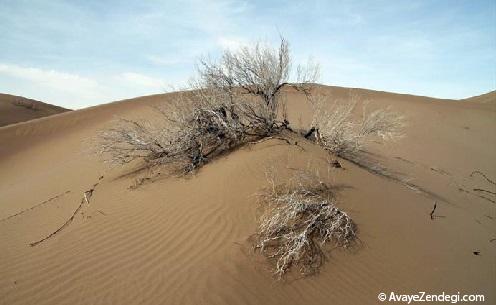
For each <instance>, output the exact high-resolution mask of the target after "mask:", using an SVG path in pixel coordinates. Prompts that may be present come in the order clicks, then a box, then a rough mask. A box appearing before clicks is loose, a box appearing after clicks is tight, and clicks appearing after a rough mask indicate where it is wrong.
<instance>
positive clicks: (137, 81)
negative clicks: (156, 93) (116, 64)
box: [121, 72, 167, 90]
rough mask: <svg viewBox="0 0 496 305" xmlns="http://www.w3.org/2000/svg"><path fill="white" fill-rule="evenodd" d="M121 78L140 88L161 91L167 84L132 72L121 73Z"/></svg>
mask: <svg viewBox="0 0 496 305" xmlns="http://www.w3.org/2000/svg"><path fill="white" fill-rule="evenodd" d="M121 77H122V79H123V80H125V81H127V82H129V83H131V84H133V85H135V86H137V87H142V88H150V89H156V90H163V89H164V88H165V85H166V84H167V82H166V81H164V80H162V79H158V78H154V77H150V76H147V75H143V74H139V73H134V72H126V73H122V74H121Z"/></svg>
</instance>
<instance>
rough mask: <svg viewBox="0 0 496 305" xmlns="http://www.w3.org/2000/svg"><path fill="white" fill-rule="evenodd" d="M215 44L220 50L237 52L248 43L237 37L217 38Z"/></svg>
mask: <svg viewBox="0 0 496 305" xmlns="http://www.w3.org/2000/svg"><path fill="white" fill-rule="evenodd" d="M217 44H218V45H219V46H220V47H221V48H222V49H228V50H237V49H239V48H241V47H245V46H247V45H248V42H247V41H246V40H244V39H242V38H238V37H219V38H217Z"/></svg>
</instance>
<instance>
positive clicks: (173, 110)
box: [101, 39, 318, 173]
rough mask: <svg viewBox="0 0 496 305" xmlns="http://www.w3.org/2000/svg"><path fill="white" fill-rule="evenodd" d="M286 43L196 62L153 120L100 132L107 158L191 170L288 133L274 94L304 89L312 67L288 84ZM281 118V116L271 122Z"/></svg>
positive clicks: (278, 97)
mask: <svg viewBox="0 0 496 305" xmlns="http://www.w3.org/2000/svg"><path fill="white" fill-rule="evenodd" d="M289 73H290V57H289V47H288V43H287V42H286V41H285V40H284V39H282V40H281V44H280V46H279V48H278V49H272V48H270V47H268V46H266V45H262V44H257V45H255V46H254V47H252V48H248V47H245V48H242V49H240V50H239V51H236V52H232V51H226V52H225V53H224V54H223V56H222V58H221V59H220V60H219V61H218V62H212V61H209V60H201V61H200V65H199V67H198V78H197V79H196V80H194V81H193V82H192V89H194V90H192V91H190V92H184V93H182V94H179V97H178V98H177V99H176V100H175V101H173V102H172V103H169V104H167V105H164V106H163V108H157V110H158V113H160V115H161V117H162V119H161V120H159V122H156V123H154V124H150V123H149V122H140V121H131V120H121V121H120V122H119V124H117V125H116V127H114V128H112V129H109V130H106V131H104V132H103V133H102V134H101V140H102V141H101V143H102V145H101V153H103V154H104V155H105V156H106V158H107V161H109V162H111V163H116V164H125V163H130V162H133V161H134V160H137V159H139V160H144V161H145V163H147V164H148V165H151V166H154V165H164V164H174V165H177V166H178V167H179V169H180V170H181V171H182V172H186V173H187V172H191V171H193V170H194V169H197V168H199V167H201V166H202V165H204V164H205V163H207V162H208V161H209V160H211V159H212V158H214V157H216V156H218V155H220V154H222V153H224V152H226V151H229V150H230V149H232V148H235V147H237V146H239V145H242V144H244V143H247V142H249V141H253V140H258V139H262V138H265V137H270V136H272V135H274V134H277V133H279V132H280V131H282V130H284V129H289V122H288V121H287V120H286V119H285V115H284V113H283V112H284V111H283V109H284V108H283V107H281V101H282V99H283V97H282V96H281V89H282V88H283V87H284V86H286V85H288V86H294V87H296V88H298V89H301V90H305V89H306V88H307V85H308V84H310V83H311V82H314V81H315V79H313V78H311V77H316V76H317V75H318V67H317V66H316V65H309V67H307V68H306V69H305V68H302V67H299V68H298V71H297V78H298V79H299V84H298V85H291V84H289V83H288V82H287V81H288V78H289ZM278 117H280V118H278Z"/></svg>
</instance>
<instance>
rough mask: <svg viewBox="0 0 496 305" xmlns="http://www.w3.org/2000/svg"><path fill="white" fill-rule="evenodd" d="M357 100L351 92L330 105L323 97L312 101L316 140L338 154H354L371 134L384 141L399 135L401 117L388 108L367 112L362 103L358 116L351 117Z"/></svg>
mask: <svg viewBox="0 0 496 305" xmlns="http://www.w3.org/2000/svg"><path fill="white" fill-rule="evenodd" d="M357 99H358V98H357V96H354V95H351V96H350V99H349V100H348V101H346V102H341V103H338V102H334V103H333V104H332V105H331V106H329V105H326V104H325V103H324V100H319V101H317V102H315V103H314V104H313V105H314V108H315V111H314V117H313V121H312V126H314V128H315V138H316V141H317V143H319V144H320V145H322V146H323V147H324V148H325V149H326V150H328V151H330V152H331V153H334V154H336V155H339V156H341V157H346V156H349V155H353V154H356V153H358V152H359V151H361V150H362V149H363V147H364V146H365V145H366V144H367V143H368V141H369V140H371V139H374V137H375V138H377V137H378V138H379V139H381V140H383V141H387V140H392V139H397V138H400V137H402V136H403V134H402V129H403V127H404V125H405V124H404V117H403V116H402V115H400V114H399V113H397V112H394V111H392V110H391V109H390V108H385V109H377V110H374V111H372V112H367V109H366V107H365V106H364V108H363V114H362V116H361V119H358V120H357V119H354V117H353V111H354V110H355V108H356V105H357V102H358V100H357Z"/></svg>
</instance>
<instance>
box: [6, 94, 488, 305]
mask: <svg viewBox="0 0 496 305" xmlns="http://www.w3.org/2000/svg"><path fill="white" fill-rule="evenodd" d="M320 90H322V91H324V92H326V93H328V94H330V95H331V96H332V97H334V98H336V99H339V98H345V97H346V96H347V95H348V93H349V90H350V89H347V88H339V87H326V86H321V87H320ZM353 91H354V92H356V93H358V94H359V95H360V96H361V97H362V98H363V99H368V100H370V103H369V107H371V108H374V107H385V106H391V107H392V109H393V110H395V111H399V112H401V113H403V114H404V115H405V116H406V118H407V123H408V125H407V128H406V130H405V133H406V136H405V137H404V138H402V139H400V140H398V141H396V142H394V143H388V144H386V145H378V144H377V145H373V146H372V147H371V148H370V153H369V155H370V160H371V162H377V163H380V164H381V165H383V166H384V167H386V168H387V169H388V170H390V171H391V172H394V173H395V175H396V176H397V177H401V180H400V181H398V180H395V179H388V178H385V177H381V176H378V175H376V174H374V173H371V172H370V171H368V170H366V169H364V168H361V167H359V166H357V165H355V164H353V163H351V162H348V161H346V160H340V162H341V164H342V165H343V167H344V169H338V168H329V166H328V158H329V157H328V154H327V153H326V152H324V151H323V150H322V149H321V148H320V147H318V146H316V145H314V144H312V143H310V142H305V141H300V143H299V146H301V147H302V148H303V150H302V149H300V148H299V147H298V146H295V145H287V144H285V143H284V142H281V141H277V140H270V141H265V142H263V143H260V144H256V145H249V146H245V147H242V148H240V149H238V150H236V151H234V152H232V153H230V154H228V155H226V156H223V157H221V158H218V159H217V160H215V161H213V162H211V163H209V164H208V165H206V166H205V167H203V168H202V169H201V170H199V171H198V172H197V173H195V174H194V175H191V176H189V177H187V178H177V177H170V176H168V175H167V173H163V175H162V177H160V178H158V179H155V180H154V181H151V182H149V183H145V184H143V185H141V186H140V187H139V188H132V187H131V186H133V185H135V184H136V179H139V178H140V177H141V176H140V175H141V174H139V173H138V174H133V173H132V171H133V168H131V167H117V168H115V167H114V168H111V167H109V166H108V165H106V164H104V163H103V162H102V160H101V159H100V158H99V157H98V156H97V155H95V154H93V153H92V146H93V143H94V140H93V139H94V137H95V136H96V134H97V132H98V131H99V130H102V129H104V128H107V127H108V126H111V124H112V122H113V120H114V119H115V116H116V115H117V116H121V117H133V118H146V117H147V116H149V115H150V113H151V111H150V107H149V106H151V105H154V104H157V103H161V102H167V100H169V99H170V98H171V97H172V96H173V93H172V94H164V95H154V96H146V97H140V98H136V99H131V100H125V101H119V102H114V103H110V104H106V105H101V106H96V107H91V108H87V109H82V110H77V111H71V112H65V113H61V114H56V115H52V116H50V117H46V118H41V119H37V120H34V121H29V122H24V123H18V124H15V125H11V126H5V127H2V128H0V219H1V220H0V249H1V251H0V275H1V276H0V304H9V305H11V304H12V305H13V304H23V305H26V304H37V305H43V304H285V305H288V304H350V305H351V304H375V303H378V300H377V295H378V293H380V292H386V293H389V292H391V291H394V292H397V293H416V292H417V291H425V292H428V293H435V294H437V293H442V292H445V293H447V294H456V293H457V292H461V293H462V294H465V293H466V294H484V295H485V297H486V302H487V304H494V303H496V289H495V287H496V284H495V283H496V260H495V257H496V240H494V239H495V238H496V203H495V201H496V198H495V196H494V195H493V194H490V193H482V192H481V191H475V190H474V189H485V190H488V191H490V192H496V187H495V185H493V184H491V183H490V182H489V181H488V180H486V179H485V178H484V177H483V176H482V175H480V174H478V173H475V174H474V173H473V172H474V171H480V172H481V173H483V174H484V175H485V176H486V177H487V178H489V179H491V180H492V181H495V180H496V163H495V162H494V156H496V137H495V134H494V131H495V130H496V94H495V92H492V93H489V94H486V95H483V96H480V97H474V98H472V99H466V100H460V101H456V100H440V99H434V98H429V97H421V96H412V95H402V94H393V93H387V92H378V91H371V90H364V89H355V90H353ZM288 103H289V106H288V112H289V118H290V121H291V122H293V124H296V125H299V127H301V128H305V127H308V124H309V120H310V116H311V107H310V106H309V105H308V102H306V100H305V98H304V96H303V95H302V94H301V93H298V92H295V91H288ZM2 111H3V110H2ZM2 124H5V123H4V122H2ZM269 164H270V165H274V166H275V167H277V168H278V169H279V170H280V173H281V175H282V177H283V178H284V177H289V176H290V175H291V172H292V170H294V169H297V168H306V167H311V168H314V169H318V170H319V171H321V172H322V173H324V174H323V176H325V177H326V179H328V180H329V182H330V183H332V184H333V185H335V186H337V189H338V193H337V196H338V199H339V202H338V206H339V207H340V208H341V209H342V210H344V211H346V212H347V213H349V215H351V216H352V217H353V219H354V221H355V222H356V224H357V225H358V229H359V237H360V240H361V246H360V247H358V248H357V249H353V250H351V251H346V250H342V249H338V250H334V251H331V253H330V256H329V259H328V260H327V262H326V264H325V265H324V266H323V268H322V269H321V270H320V273H319V274H317V275H315V276H310V277H306V278H297V277H288V278H287V279H283V280H281V281H277V280H276V279H274V277H273V276H272V274H271V271H270V266H269V264H268V262H267V261H266V259H265V258H263V257H262V256H260V255H259V254H258V253H256V252H254V251H253V248H252V246H251V242H250V238H251V237H252V236H253V234H254V233H255V232H256V229H257V216H258V215H259V213H260V207H259V206H257V203H256V200H255V198H254V194H256V193H257V192H259V191H260V190H261V189H262V188H263V187H266V186H267V183H266V181H265V178H264V171H265V169H266V168H267V166H268V165H269ZM102 176H103V178H102V179H100V178H101V177H102ZM97 183H98V185H96V186H95V184H97ZM90 189H94V190H93V192H92V196H91V198H90V199H89V204H85V205H84V206H83V208H82V209H81V210H80V212H79V213H78V214H77V215H76V217H75V218H74V220H73V221H72V223H70V224H69V226H67V227H66V228H65V229H64V230H62V231H61V232H59V233H58V234H56V235H55V236H53V237H52V238H50V239H48V240H46V241H44V242H42V243H40V244H38V245H36V246H33V247H32V246H30V243H33V242H35V241H38V240H40V239H42V238H44V237H46V236H47V235H49V234H50V233H51V232H53V231H54V230H56V229H57V228H58V227H60V226H61V225H62V224H63V223H64V222H65V221H66V220H67V219H68V218H69V217H70V216H71V215H72V213H73V212H74V211H75V210H76V208H77V207H78V206H79V204H80V203H81V200H82V198H83V196H84V192H85V191H88V190H90ZM481 196H482V197H485V198H482V197H481ZM434 203H436V204H437V208H436V210H435V213H434V219H431V217H430V213H431V211H432V209H433V205H434ZM476 254H477V255H476Z"/></svg>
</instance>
